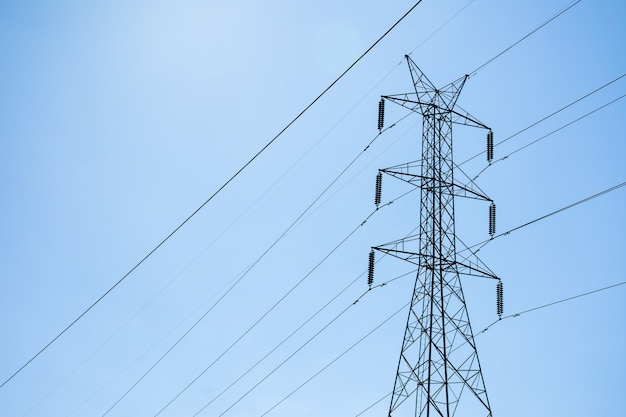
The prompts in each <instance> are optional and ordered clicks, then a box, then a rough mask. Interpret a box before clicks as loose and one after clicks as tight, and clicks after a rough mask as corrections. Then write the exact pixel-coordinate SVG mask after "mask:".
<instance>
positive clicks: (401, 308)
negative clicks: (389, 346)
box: [220, 302, 410, 417]
mask: <svg viewBox="0 0 626 417" xmlns="http://www.w3.org/2000/svg"><path fill="white" fill-rule="evenodd" d="M409 304H410V302H409V303H407V304H405V305H403V306H402V307H400V308H399V309H398V310H396V311H395V312H394V313H392V314H391V315H390V316H389V317H387V318H386V319H385V320H383V321H382V322H381V323H379V324H378V325H377V326H376V327H374V328H373V329H372V330H370V331H369V332H368V333H367V334H366V335H365V336H363V337H362V338H360V339H359V340H358V341H356V342H355V343H354V344H352V345H351V346H350V347H349V348H347V349H346V350H344V351H343V352H342V353H341V354H339V355H338V356H337V357H335V359H333V360H332V361H330V362H329V363H328V364H326V365H325V366H324V367H323V368H322V369H320V370H319V371H318V372H316V373H315V374H313V375H312V376H311V377H310V378H309V379H307V380H306V381H304V382H303V383H302V384H300V385H299V386H298V387H297V388H296V389H294V390H293V391H291V392H290V393H289V394H287V395H286V396H285V397H283V398H282V399H281V400H280V401H278V402H277V403H276V404H274V405H273V406H272V407H271V408H270V409H268V410H267V411H265V412H264V413H263V414H261V417H263V416H266V415H267V414H268V413H269V412H270V411H272V410H273V409H275V408H276V407H278V406H279V405H280V404H282V403H283V402H284V401H285V400H287V399H288V398H289V397H291V396H292V395H293V394H295V393H296V392H298V391H299V390H300V389H301V388H302V387H304V386H305V385H306V384H308V383H309V382H311V381H312V380H313V379H315V378H316V377H318V376H319V375H320V374H321V373H322V372H324V371H325V370H326V369H328V368H330V367H331V366H332V365H333V364H334V363H335V362H337V361H338V360H339V359H341V358H342V357H344V356H345V355H346V354H347V353H348V352H350V351H351V350H352V349H354V348H355V347H356V346H358V345H359V344H360V343H361V342H363V341H364V340H365V339H367V338H368V337H369V336H371V335H372V334H373V333H374V332H376V331H377V330H378V329H380V328H381V327H382V326H383V325H385V324H386V323H387V322H389V321H390V320H391V319H392V318H394V317H395V316H397V315H398V314H399V313H400V312H401V311H403V310H404V309H405V308H406V307H408V306H409ZM224 413H225V412H224ZM224 413H222V414H220V417H221V416H222V415H224Z"/></svg>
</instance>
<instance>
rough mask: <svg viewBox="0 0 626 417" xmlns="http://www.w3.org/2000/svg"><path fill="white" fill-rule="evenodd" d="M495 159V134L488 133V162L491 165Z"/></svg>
mask: <svg viewBox="0 0 626 417" xmlns="http://www.w3.org/2000/svg"><path fill="white" fill-rule="evenodd" d="M492 159H493V132H492V131H491V130H490V131H489V132H487V162H489V163H491V160H492Z"/></svg>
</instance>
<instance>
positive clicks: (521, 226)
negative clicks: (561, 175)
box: [187, 182, 626, 416]
mask: <svg viewBox="0 0 626 417" xmlns="http://www.w3.org/2000/svg"><path fill="white" fill-rule="evenodd" d="M624 185H626V182H624V183H622V184H619V185H617V186H615V187H611V188H609V189H607V190H604V191H602V192H600V193H597V194H594V195H593V196H590V197H587V198H585V199H582V200H580V201H578V202H576V203H573V204H570V205H568V206H566V207H563V208H561V209H559V210H556V211H554V212H551V213H548V214H546V215H544V216H541V217H539V218H537V219H535V220H532V221H530V222H526V223H524V224H522V225H520V226H518V227H515V228H513V229H511V230H509V231H507V232H504V233H502V234H500V235H497V236H495V237H494V239H495V238H496V237H500V236H504V235H508V234H510V233H512V232H513V231H516V230H519V229H521V228H523V227H526V226H529V225H531V224H533V223H535V222H538V221H540V220H543V219H546V218H548V217H550V216H552V215H554V214H557V213H560V212H562V211H565V210H567V209H569V208H572V207H575V206H576V205H579V204H582V203H584V202H587V201H590V200H592V199H594V198H597V197H599V196H601V195H604V194H607V193H609V192H611V191H614V190H616V189H618V188H620V187H622V186H624ZM405 195H406V194H405ZM403 196H404V195H402V196H400V197H398V198H396V199H394V200H392V201H390V202H389V203H387V204H385V206H388V205H390V204H391V203H392V202H393V201H395V200H397V199H399V198H401V197H403ZM372 214H373V213H372ZM369 217H371V215H370V216H369ZM369 217H368V218H369ZM364 223H365V222H364ZM489 241H491V240H488V242H489ZM413 272H415V271H410V272H408V273H407V274H404V275H401V276H399V277H396V278H393V279H391V280H388V281H385V282H383V283H381V284H378V285H377V286H375V287H372V289H374V288H380V287H384V286H386V285H388V284H389V283H391V282H393V281H396V280H398V279H400V278H402V277H403V276H406V275H409V274H411V273H413ZM361 275H363V274H361ZM357 279H358V278H357ZM355 281H356V280H355ZM355 281H353V282H352V283H350V284H349V285H348V287H349V286H351V285H353V284H354V282H355ZM618 285H621V284H618ZM348 287H346V288H344V290H342V291H341V293H343V291H345V290H346V289H347V288H348ZM607 288H611V287H607ZM607 288H604V289H607ZM597 291H600V290H596V291H592V292H590V293H585V294H583V295H587V294H591V293H593V292H597ZM341 293H340V294H341ZM366 294H369V291H366V292H365V293H364V294H363V295H362V296H361V297H359V298H358V299H357V300H356V301H354V303H353V304H352V305H354V304H356V303H358V302H359V301H360V300H361V298H363V296H364V295H366ZM577 297H580V296H576V297H571V298H568V299H566V300H565V301H567V300H570V299H573V298H577ZM336 298H337V296H336V297H334V298H333V300H334V299H336ZM559 302H562V301H559ZM552 304H556V303H550V304H549V305H552ZM327 305H328V304H327ZM327 305H326V306H327ZM326 306H324V308H325V307H326ZM349 307H350V306H348V307H347V308H346V309H344V310H343V311H342V312H341V313H339V315H338V316H336V317H335V318H333V319H332V320H331V321H330V322H329V323H327V324H326V325H325V326H324V327H323V328H322V329H321V330H320V331H318V332H317V333H316V334H315V335H314V336H312V337H311V338H310V339H308V340H307V341H306V342H305V343H304V344H303V345H302V346H300V347H299V348H298V349H297V350H296V351H295V352H294V353H292V354H291V355H290V356H289V357H288V358H287V359H285V360H284V361H283V362H281V364H280V365H278V366H277V367H276V368H274V369H273V370H272V371H271V372H270V373H269V374H267V375H266V376H265V377H263V378H262V379H261V381H259V382H258V383H257V384H256V385H254V386H253V387H252V388H251V389H250V390H249V391H247V392H246V393H245V394H243V396H242V397H240V398H238V399H237V400H236V402H235V403H233V404H231V406H230V407H229V408H228V409H227V410H225V411H224V413H225V412H227V411H228V410H230V408H232V407H233V406H234V405H235V404H237V403H238V402H239V401H241V400H242V399H243V398H244V397H245V396H247V395H248V394H249V393H250V392H252V391H253V390H254V389H255V388H257V387H258V386H259V385H260V384H261V383H262V382H264V381H265V380H266V379H267V378H269V377H270V376H271V375H272V374H273V373H274V372H276V371H277V370H278V369H279V368H280V367H282V366H283V365H284V364H285V363H286V362H287V361H288V360H290V359H291V358H292V357H293V356H294V355H295V354H296V353H297V352H299V351H300V350H301V349H302V348H304V347H305V346H306V345H307V344H309V343H310V342H311V341H312V340H313V339H314V338H315V337H317V336H318V335H319V334H320V333H321V332H322V331H323V330H325V329H326V328H327V327H329V326H330V325H331V324H332V323H333V322H335V321H336V320H337V319H338V318H339V317H340V316H341V315H343V314H344V313H345V312H346V311H347V310H348V308H349ZM544 307H545V306H544ZM538 308H543V307H537V308H534V309H531V310H527V311H525V312H528V311H532V310H535V309H538ZM320 311H321V310H320ZM525 312H523V313H525ZM318 313H319V311H318V312H317V313H316V314H315V315H317V314H318ZM315 315H314V316H315ZM309 320H310V319H309ZM309 320H307V322H308V321H309ZM305 324H306V322H305ZM301 327H302V326H301ZM301 327H300V328H301ZM294 333H295V332H294ZM292 335H293V333H292ZM289 337H291V335H290V336H289ZM289 337H288V338H289ZM288 338H287V339H288ZM287 339H285V340H287ZM285 340H284V341H283V342H281V344H282V343H284V342H285ZM281 344H279V346H280V345H281ZM276 348H278V346H277V347H276ZM276 348H274V349H273V350H272V352H273V351H274V350H275V349H276ZM270 353H271V352H270ZM268 355H269V353H268ZM268 355H266V356H265V357H264V358H263V359H265V358H266V357H267V356H268ZM263 359H261V360H263ZM259 363H260V361H259V362H257V363H256V364H255V365H254V366H253V368H254V367H256V366H257V365H258V364H259ZM251 369H252V368H251ZM251 369H249V370H248V371H246V373H244V375H242V376H241V377H240V378H239V379H238V380H237V381H239V380H240V379H241V378H242V377H243V376H245V375H246V374H247V373H248V372H249V371H250V370H251ZM237 381H235V382H234V383H236V382H237ZM234 383H233V384H231V385H230V386H229V387H228V388H227V389H229V388H230V387H232V386H233V385H234ZM187 388H188V387H187ZM227 389H226V390H227ZM226 390H224V391H222V393H220V394H219V395H218V397H219V396H220V395H222V394H223V393H224V392H225V391H226ZM215 399H217V397H216V398H214V399H213V400H211V401H210V402H209V403H208V404H206V405H205V406H204V407H203V408H202V409H200V410H199V411H198V412H197V413H196V414H194V416H197V415H198V414H199V413H200V412H202V411H203V410H204V409H205V408H206V407H208V406H209V405H210V404H211V403H212V402H213V401H215ZM381 400H382V399H381ZM365 411H367V410H365Z"/></svg>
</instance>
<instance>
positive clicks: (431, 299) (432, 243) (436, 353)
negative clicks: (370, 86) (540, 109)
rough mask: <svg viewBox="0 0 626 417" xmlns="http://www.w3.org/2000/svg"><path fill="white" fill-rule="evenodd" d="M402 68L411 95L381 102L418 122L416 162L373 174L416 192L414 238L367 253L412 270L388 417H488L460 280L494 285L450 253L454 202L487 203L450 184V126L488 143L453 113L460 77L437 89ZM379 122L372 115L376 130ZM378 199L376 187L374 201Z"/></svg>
mask: <svg viewBox="0 0 626 417" xmlns="http://www.w3.org/2000/svg"><path fill="white" fill-rule="evenodd" d="M406 60H407V63H408V66H409V70H410V73H411V78H412V81H413V86H414V92H411V93H407V94H401V95H390V96H383V97H382V99H383V100H385V101H391V102H393V103H396V104H399V105H401V106H403V107H406V108H408V109H409V110H411V111H413V112H416V113H418V114H420V115H422V118H423V125H422V158H421V160H419V161H414V162H409V163H405V164H402V165H398V166H395V167H391V168H387V169H381V170H380V172H382V173H384V174H387V175H391V176H393V177H396V178H399V179H401V180H403V181H406V182H408V183H410V184H412V185H414V186H417V187H420V188H421V203H420V227H419V233H418V234H417V235H415V236H410V237H407V238H405V239H401V240H397V241H394V242H390V243H387V244H384V245H381V246H376V247H373V248H372V250H375V251H379V252H382V253H385V254H388V255H392V256H394V257H397V258H400V259H403V260H405V261H408V262H412V263H414V264H415V265H417V268H418V269H417V271H418V272H417V277H416V280H415V286H414V289H413V295H412V301H411V304H410V309H409V314H408V320H407V324H406V329H405V333H404V340H403V343H402V349H401V352H400V359H399V362H398V368H397V373H396V379H395V384H394V388H393V393H392V397H391V404H390V407H389V417H392V416H397V417H399V416H429V417H430V416H443V417H450V416H454V415H464V416H473V417H477V416H487V417H490V416H492V413H491V406H490V405H489V400H488V398H487V391H486V389H485V383H484V380H483V375H482V371H481V368H480V362H479V360H478V353H477V349H476V344H475V343H474V336H473V333H472V329H471V326H470V321H469V317H468V312H467V307H466V304H465V298H464V295H463V290H462V287H461V280H460V274H467V275H473V276H480V277H486V278H492V279H496V280H498V282H499V281H500V280H499V278H498V277H497V276H496V275H495V274H494V273H493V272H491V271H490V270H489V268H487V267H486V266H485V265H484V264H483V263H482V262H481V261H480V260H479V259H478V258H477V257H476V256H475V255H474V254H472V252H471V251H469V250H467V251H463V253H469V255H465V256H461V255H460V254H459V252H457V238H456V235H455V226H454V200H455V197H457V196H462V197H469V198H476V199H480V200H485V201H488V202H491V203H493V202H492V200H491V199H490V198H488V197H487V196H486V195H485V193H483V192H482V191H481V190H480V188H478V187H477V186H476V185H475V184H474V183H473V182H472V181H471V180H470V181H468V183H467V184H463V185H461V184H457V183H455V178H454V171H455V169H454V168H455V165H454V161H453V153H452V125H453V124H462V125H467V126H473V127H478V128H483V129H487V130H488V131H489V136H491V137H492V135H491V130H490V129H489V128H488V127H487V126H486V125H484V124H483V123H481V122H479V121H478V120H477V119H475V118H474V117H472V116H471V115H470V114H469V113H467V112H465V111H463V110H461V109H460V108H459V107H458V106H457V105H456V102H457V99H458V97H459V94H460V92H461V89H462V88H463V85H464V84H465V81H466V80H467V78H468V76H467V75H466V76H464V77H461V78H459V79H458V80H456V81H454V82H452V83H450V84H448V85H447V86H445V87H443V88H440V89H439V88H436V87H435V86H434V85H433V84H432V83H431V82H430V81H429V80H428V78H427V77H426V75H424V73H423V72H422V71H421V70H420V69H419V68H418V66H417V65H416V64H415V63H414V62H413V61H412V60H411V58H410V57H409V56H406ZM380 107H383V106H380ZM380 107H379V108H380ZM381 119H382V117H381V116H380V115H379V128H380V127H381V126H380V120H381ZM379 195H380V180H378V181H377V201H379V199H380V197H379ZM492 205H493V204H492ZM493 207H494V213H495V206H493ZM492 229H493V230H495V226H493V227H492V226H491V225H490V231H491V230H492ZM459 244H460V242H459ZM370 265H371V267H372V268H373V254H371V255H370ZM370 284H371V282H370Z"/></svg>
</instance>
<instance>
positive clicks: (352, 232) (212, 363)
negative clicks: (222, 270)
mask: <svg viewBox="0 0 626 417" xmlns="http://www.w3.org/2000/svg"><path fill="white" fill-rule="evenodd" d="M368 148H369V146H368ZM365 150H367V148H365ZM365 150H364V151H363V152H365ZM355 160H356V159H355ZM344 172H345V170H344ZM342 174H343V172H342ZM408 193H409V192H407V193H405V194H403V195H402V196H400V197H398V198H401V197H403V196H404V195H406V194H408ZM393 201H394V200H392V201H390V202H388V203H386V204H385V206H387V205H390V204H392V203H393ZM376 212H377V210H374V211H372V212H371V213H370V214H369V215H368V216H367V217H366V218H365V220H363V221H362V222H361V223H360V224H359V225H358V226H356V227H355V228H354V229H353V230H352V231H351V232H350V233H348V235H347V236H346V237H344V238H343V239H342V240H341V242H339V243H338V244H337V245H336V246H335V247H334V248H333V249H332V250H331V251H330V252H329V253H328V254H326V256H324V257H323V258H322V259H321V260H320V261H319V262H318V263H317V264H316V265H315V266H314V267H313V268H312V269H311V270H310V271H309V272H307V273H306V274H305V275H304V276H303V277H302V278H301V279H300V280H299V281H298V282H296V283H295V284H294V285H293V286H292V287H291V288H290V289H289V290H288V291H287V292H286V293H285V294H283V296H282V297H281V298H280V299H278V301H276V302H275V303H274V304H273V305H272V306H271V307H270V308H269V309H268V310H267V311H265V313H263V315H262V316H261V317H260V318H259V319H257V321H255V322H254V323H253V324H252V325H251V326H250V327H249V328H248V329H247V330H246V331H245V332H243V333H242V334H241V335H240V336H239V337H238V338H237V339H236V340H235V341H234V342H233V343H232V344H231V345H230V346H229V347H228V348H227V349H226V350H225V351H224V352H222V353H221V354H220V355H219V356H218V357H217V358H216V359H215V360H213V362H211V364H209V365H208V366H207V367H206V368H205V369H204V370H202V372H200V373H199V374H198V375H197V376H196V377H195V378H194V379H193V380H192V381H191V382H190V383H188V384H187V385H186V386H185V387H184V388H183V389H182V390H181V391H179V392H178V394H176V395H175V396H174V398H172V399H171V400H170V401H169V402H168V403H167V404H166V405H165V406H164V407H163V408H162V409H161V410H160V411H159V412H158V413H156V414H155V417H156V416H158V415H159V414H161V413H162V412H163V411H165V409H166V408H167V407H169V406H170V405H171V404H172V403H173V402H174V401H176V399H178V397H180V396H181V395H182V394H183V393H184V392H185V391H187V389H189V388H190V387H191V386H192V385H193V384H194V383H195V382H196V381H198V379H200V377H202V375H204V374H205V373H206V372H207V371H208V370H209V369H210V368H212V367H213V365H215V364H216V363H217V362H218V361H219V360H220V359H221V358H222V357H223V356H224V355H225V354H226V353H228V352H229V351H230V350H231V349H232V348H233V347H235V345H237V344H238V343H239V342H240V341H241V340H242V339H243V338H244V337H245V336H246V335H247V334H248V333H249V332H251V331H252V330H253V329H254V328H255V327H256V326H257V325H258V324H259V323H260V322H261V321H263V320H264V319H265V317H267V316H268V315H269V314H270V313H271V312H272V311H273V310H274V309H275V308H276V307H278V305H279V304H280V303H282V302H283V301H284V300H285V299H286V298H287V297H288V296H289V295H290V294H291V293H292V292H293V291H295V290H296V288H298V287H299V286H300V285H301V284H302V283H303V282H304V281H305V280H306V279H307V278H308V277H309V276H311V274H313V272H315V271H316V270H317V269H318V268H319V267H320V266H321V265H322V264H323V263H324V262H325V261H326V260H327V259H328V258H329V257H330V256H331V255H332V254H333V253H335V252H336V251H337V250H338V249H339V248H340V247H341V246H342V245H343V244H344V243H345V242H346V241H347V240H348V239H349V238H350V237H352V235H354V233H356V232H357V230H358V229H359V228H361V227H362V226H364V225H365V223H367V221H368V220H369V219H370V218H371V217H372V216H373V215H374V214H375V213H376ZM303 214H304V213H303ZM297 221H298V220H296V222H297ZM296 222H294V224H295V223H296ZM353 282H354V281H353ZM350 285H352V284H350ZM343 291H345V289H344V290H343ZM343 291H342V292H343ZM327 305H328V304H327ZM325 307H326V306H325ZM325 307H324V308H325ZM318 313H319V311H318ZM318 313H316V314H315V315H317V314H318ZM312 318H313V317H311V318H310V319H309V320H311V319H312ZM309 320H307V322H308V321H309ZM305 324H306V323H305ZM303 326H304V325H303ZM301 327H302V326H301ZM290 337H291V336H290ZM285 341H286V340H285ZM283 342H284V341H283ZM281 344H282V342H281ZM277 348H278V346H277V347H276V348H274V350H275V349H277ZM270 353H271V352H270ZM268 355H269V354H268ZM255 366H256V365H255ZM219 395H222V393H220V394H219ZM216 398H217V397H216ZM216 398H214V400H215V399H216ZM211 402H212V401H211ZM209 404H210V403H209ZM207 406H208V405H207Z"/></svg>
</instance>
